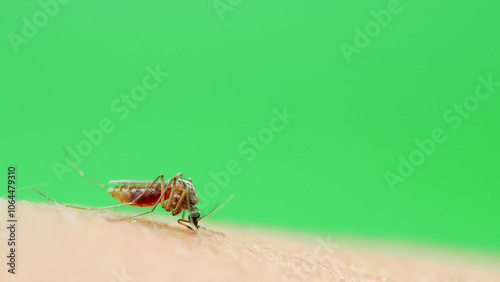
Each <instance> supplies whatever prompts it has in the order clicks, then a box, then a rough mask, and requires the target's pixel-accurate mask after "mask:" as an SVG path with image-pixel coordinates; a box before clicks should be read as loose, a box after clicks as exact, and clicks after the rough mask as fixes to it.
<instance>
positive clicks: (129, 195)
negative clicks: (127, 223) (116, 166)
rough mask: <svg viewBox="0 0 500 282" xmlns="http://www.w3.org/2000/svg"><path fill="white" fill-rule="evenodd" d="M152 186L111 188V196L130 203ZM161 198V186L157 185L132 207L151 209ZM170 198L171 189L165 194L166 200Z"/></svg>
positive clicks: (139, 185) (138, 185)
mask: <svg viewBox="0 0 500 282" xmlns="http://www.w3.org/2000/svg"><path fill="white" fill-rule="evenodd" d="M149 185H150V184H129V185H120V186H115V187H109V188H108V192H109V194H110V195H111V196H112V197H113V198H115V199H117V200H118V201H120V202H122V203H130V202H132V201H133V200H134V199H136V198H137V197H139V196H140V195H141V194H142V193H143V192H144V189H146V188H147V187H148V186H149ZM160 196H161V184H160V183H155V184H154V185H153V186H151V187H150V188H148V191H147V192H146V194H144V196H142V197H141V198H140V199H139V200H138V201H137V202H135V203H134V204H131V206H137V207H149V206H153V205H154V204H156V201H158V199H159V198H160ZM169 197H170V188H169V189H167V191H166V192H165V198H166V199H168V198H169Z"/></svg>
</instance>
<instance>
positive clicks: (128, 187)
mask: <svg viewBox="0 0 500 282" xmlns="http://www.w3.org/2000/svg"><path fill="white" fill-rule="evenodd" d="M64 151H65V153H66V157H67V158H68V161H69V162H70V163H71V165H72V166H73V167H74V168H75V169H76V171H78V173H79V174H80V175H81V176H83V177H84V178H86V179H88V180H90V181H91V182H93V183H95V184H97V185H99V186H100V187H102V188H105V189H107V190H108V192H109V194H110V195H111V196H112V197H113V198H115V199H117V200H118V201H120V202H121V203H122V204H118V205H113V206H107V207H98V208H85V207H77V206H72V205H67V204H63V203H61V202H58V201H56V200H55V199H53V198H51V197H49V196H47V195H45V194H43V193H42V192H40V191H38V190H36V189H35V188H33V187H31V189H33V190H34V191H35V192H37V193H38V194H40V195H42V196H44V197H45V198H47V199H49V200H51V201H53V202H55V203H56V204H58V205H61V206H64V207H68V208H74V209H83V210H102V209H111V208H117V207H122V206H138V207H150V206H152V208H151V210H149V211H146V212H143V213H139V214H136V215H132V216H129V217H123V218H120V219H118V220H127V219H131V218H134V217H138V216H142V215H145V214H148V213H152V212H153V211H154V210H155V208H156V206H158V204H160V205H161V207H162V209H165V210H166V211H167V212H172V215H173V216H175V215H177V214H179V213H180V212H181V211H182V218H180V219H178V220H177V222H178V223H179V224H181V225H184V226H185V227H187V228H189V229H191V230H192V231H193V232H195V233H196V234H198V235H199V232H198V229H200V228H202V229H205V230H208V231H210V232H214V233H218V234H222V233H220V232H217V231H213V230H210V229H208V228H205V227H203V226H200V225H199V222H200V220H201V219H202V218H204V217H207V216H209V215H211V214H213V213H214V212H216V211H217V210H219V209H220V208H222V207H223V206H224V205H225V204H226V203H227V202H228V201H229V200H230V199H231V198H232V197H233V196H232V195H231V196H230V197H229V198H228V199H227V200H226V201H225V202H224V203H223V204H221V205H219V206H218V207H216V208H215V209H213V210H212V211H211V212H209V213H207V214H205V215H203V216H202V215H201V212H200V210H199V209H198V208H196V207H195V205H196V204H198V193H197V192H196V189H195V187H194V185H193V183H192V181H191V178H188V179H187V180H185V179H183V178H182V173H181V172H179V173H177V174H176V175H174V176H172V177H171V178H169V179H168V180H167V181H165V179H164V177H163V174H160V175H159V176H158V177H156V179H155V180H153V181H151V180H128V179H124V180H111V181H109V184H111V185H113V184H114V185H118V186H112V187H108V186H106V185H104V184H101V183H99V182H98V181H96V180H94V179H93V178H91V177H89V176H88V175H86V174H85V173H84V172H83V171H82V170H81V169H80V168H79V167H78V166H77V165H76V164H75V163H74V162H73V160H72V159H71V158H70V156H69V154H68V151H67V150H66V147H64ZM158 180H160V181H159V182H158ZM186 210H187V211H188V219H187V220H186V219H185V211H186ZM189 224H191V226H189Z"/></svg>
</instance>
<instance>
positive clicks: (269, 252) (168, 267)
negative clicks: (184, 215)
mask: <svg viewBox="0 0 500 282" xmlns="http://www.w3.org/2000/svg"><path fill="white" fill-rule="evenodd" d="M0 211H2V214H6V213H7V202H6V201H5V200H3V199H0ZM16 218H17V219H18V221H17V223H16V224H17V225H16V269H15V271H16V274H15V275H13V274H10V273H8V272H7V269H8V266H7V265H6V264H5V261H6V254H7V252H8V248H10V247H8V246H7V242H6V240H7V238H8V236H9V234H8V233H7V232H8V230H7V229H6V228H5V227H3V228H1V229H0V230H1V231H0V254H1V257H2V261H3V263H1V265H2V266H1V270H0V281H109V282H111V281H115V282H125V281H443V282H444V281H450V282H452V281H453V282H455V281H456V282H462V281H500V259H498V258H495V257H489V256H481V255H477V254H476V255H474V256H472V255H471V254H468V253H461V252H453V253H450V252H445V251H440V250H431V249H425V248H424V249H422V248H420V250H417V249H416V248H415V247H401V246H397V247H394V246H392V247H391V246H390V245H387V244H385V245H384V244H379V243H375V242H369V241H368V242H367V241H364V242H361V241H359V240H358V241H357V240H345V239H340V238H333V237H332V236H325V235H304V234H302V235H299V234H296V233H292V232H290V231H271V230H269V229H266V228H253V227H236V226H233V225H230V224H224V225H223V224H216V223H214V222H211V221H210V220H204V221H203V223H204V225H205V226H207V227H210V228H212V229H216V230H218V231H222V232H224V233H225V236H222V235H219V234H215V233H211V232H208V231H201V234H202V237H200V236H198V235H196V234H194V233H193V232H192V231H190V230H189V229H187V228H185V227H183V226H181V225H179V224H177V222H176V221H175V220H174V219H175V218H173V217H171V216H162V215H159V214H155V216H154V219H153V218H152V217H151V216H149V217H144V218H139V219H137V220H128V221H112V220H110V218H115V216H114V213H113V212H109V214H108V212H106V211H100V212H88V211H82V210H74V209H70V208H63V207H58V206H56V205H53V204H40V203H31V202H26V201H20V202H17V203H16ZM3 222H4V224H6V223H7V218H5V217H4V220H3ZM6 231H7V232H6ZM375 246H378V247H375Z"/></svg>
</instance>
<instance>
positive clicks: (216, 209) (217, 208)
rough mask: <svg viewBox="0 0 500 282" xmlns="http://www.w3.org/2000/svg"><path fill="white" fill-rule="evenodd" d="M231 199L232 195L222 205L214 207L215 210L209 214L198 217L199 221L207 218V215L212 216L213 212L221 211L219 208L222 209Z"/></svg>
mask: <svg viewBox="0 0 500 282" xmlns="http://www.w3.org/2000/svg"><path fill="white" fill-rule="evenodd" d="M232 198H233V195H231V196H229V198H227V200H226V201H225V202H224V203H222V205H219V206H218V207H216V208H215V209H213V210H212V211H211V212H209V213H207V214H206V215H204V216H202V217H200V219H202V218H204V217H207V216H209V215H211V214H213V213H214V212H216V211H218V210H220V209H221V208H222V207H223V206H224V205H225V204H227V202H229V200H231V199H232Z"/></svg>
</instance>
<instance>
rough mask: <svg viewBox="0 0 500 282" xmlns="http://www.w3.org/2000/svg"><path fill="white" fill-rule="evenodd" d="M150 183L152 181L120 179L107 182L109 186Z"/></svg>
mask: <svg viewBox="0 0 500 282" xmlns="http://www.w3.org/2000/svg"><path fill="white" fill-rule="evenodd" d="M157 182H158V181H157ZM150 183H153V180H133V179H120V180H111V181H109V184H120V185H129V184H150Z"/></svg>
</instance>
